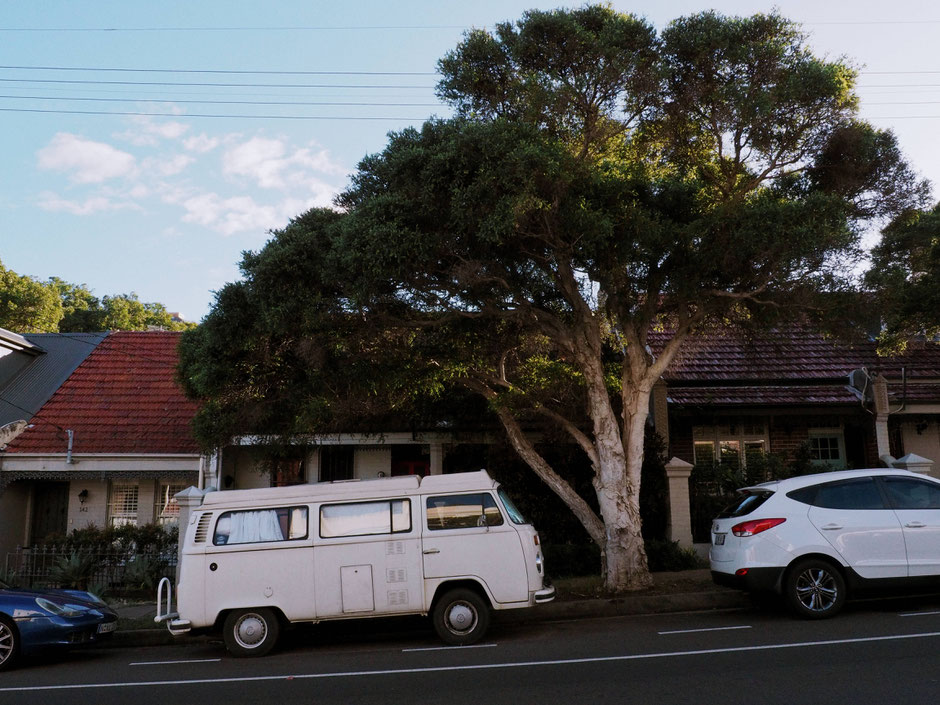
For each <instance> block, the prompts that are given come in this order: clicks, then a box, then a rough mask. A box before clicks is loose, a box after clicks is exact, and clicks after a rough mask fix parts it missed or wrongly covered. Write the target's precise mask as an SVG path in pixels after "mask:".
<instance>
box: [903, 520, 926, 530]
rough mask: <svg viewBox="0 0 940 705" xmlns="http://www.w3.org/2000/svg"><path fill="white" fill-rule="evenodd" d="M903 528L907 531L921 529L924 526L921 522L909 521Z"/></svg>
mask: <svg viewBox="0 0 940 705" xmlns="http://www.w3.org/2000/svg"><path fill="white" fill-rule="evenodd" d="M904 526H905V527H907V528H908V529H923V528H924V527H925V526H926V524H925V523H924V522H922V521H909V522H907V523H906V524H905V525H904Z"/></svg>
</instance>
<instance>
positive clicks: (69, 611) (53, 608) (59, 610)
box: [36, 597, 85, 617]
mask: <svg viewBox="0 0 940 705" xmlns="http://www.w3.org/2000/svg"><path fill="white" fill-rule="evenodd" d="M36 604H37V605H39V607H40V608H42V609H43V610H45V611H46V612H49V613H50V614H54V615H55V616H57V617H78V616H79V615H81V614H83V613H84V612H85V610H82V609H77V608H76V607H74V606H71V605H60V604H59V603H58V602H53V601H52V600H47V599H46V598H45V597H37V598H36Z"/></svg>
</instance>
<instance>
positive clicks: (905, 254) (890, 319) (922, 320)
mask: <svg viewBox="0 0 940 705" xmlns="http://www.w3.org/2000/svg"><path fill="white" fill-rule="evenodd" d="M866 281H867V283H868V284H869V286H871V287H873V289H874V290H875V291H877V293H878V295H879V296H878V302H879V306H880V310H881V312H882V316H883V322H884V328H883V330H882V338H881V342H882V344H883V347H884V348H886V349H890V350H899V349H903V348H904V347H905V346H906V345H907V343H908V341H910V340H911V339H912V338H914V337H916V336H926V337H934V336H936V335H940V204H937V205H936V206H934V208H933V209H932V210H910V211H907V212H905V213H903V214H901V215H900V216H898V217H897V218H896V219H895V220H894V221H893V222H892V223H891V224H890V225H888V227H886V228H885V229H884V230H883V231H882V235H881V242H880V243H879V244H878V246H877V247H876V248H875V249H874V252H873V253H872V266H871V269H870V270H869V271H868V273H867V275H866Z"/></svg>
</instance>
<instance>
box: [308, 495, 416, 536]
mask: <svg viewBox="0 0 940 705" xmlns="http://www.w3.org/2000/svg"><path fill="white" fill-rule="evenodd" d="M408 531H411V500H410V499H393V500H391V501H389V502H351V503H347V504H324V505H322V506H321V507H320V536H321V537H322V538H325V539H331V538H338V537H341V536H374V535H375V534H400V533H406V532H408Z"/></svg>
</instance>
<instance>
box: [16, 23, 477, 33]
mask: <svg viewBox="0 0 940 705" xmlns="http://www.w3.org/2000/svg"><path fill="white" fill-rule="evenodd" d="M403 29H406V30H414V29H418V30H425V29H429V30H435V29H462V30H466V29H470V28H469V27H466V26H464V25H446V24H438V25H334V26H330V25H307V26H296V25H295V26H289V27H288V26H285V27H0V32H351V31H358V30H369V31H377V30H379V31H397V30H403Z"/></svg>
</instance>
